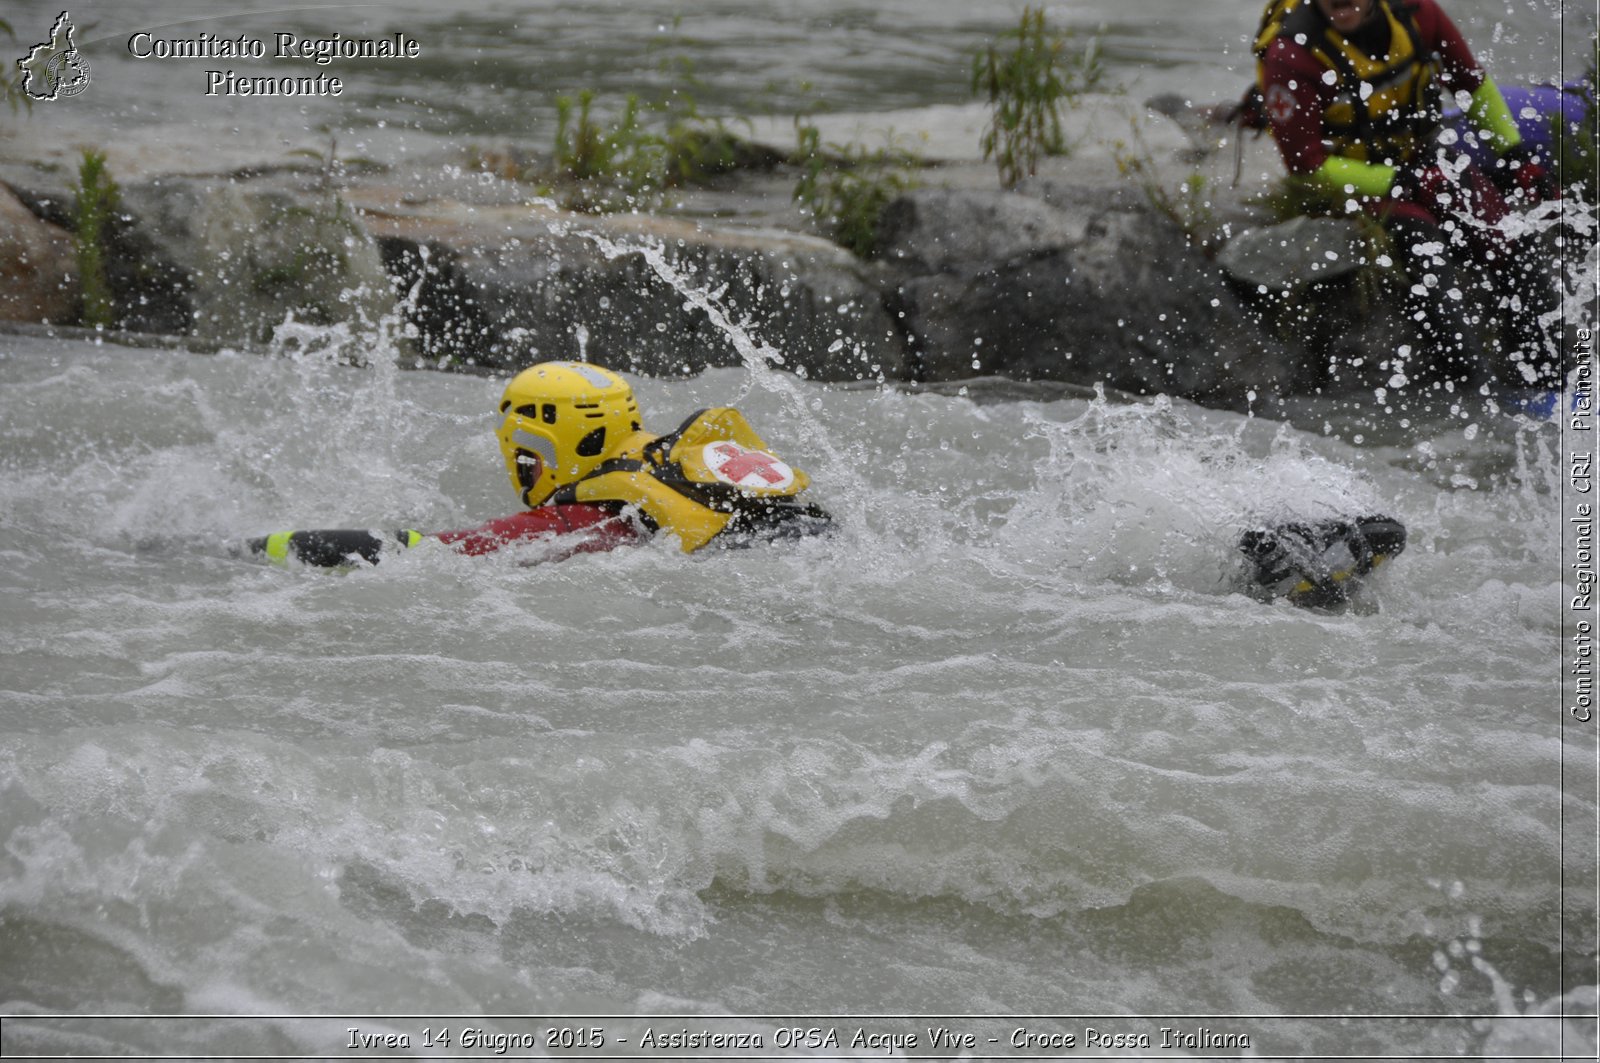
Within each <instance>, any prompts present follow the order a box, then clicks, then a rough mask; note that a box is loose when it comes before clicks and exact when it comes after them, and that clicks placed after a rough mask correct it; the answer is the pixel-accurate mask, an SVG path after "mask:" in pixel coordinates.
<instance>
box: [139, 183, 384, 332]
mask: <svg viewBox="0 0 1600 1063" xmlns="http://www.w3.org/2000/svg"><path fill="white" fill-rule="evenodd" d="M123 203H124V205H125V206H126V207H127V209H128V210H129V211H130V212H131V213H132V214H133V215H134V216H135V217H136V218H138V219H139V220H140V222H141V226H142V228H143V230H144V231H145V232H147V233H149V234H150V235H151V237H152V239H153V240H154V241H155V242H156V244H157V245H158V247H159V251H160V253H161V254H162V255H164V256H165V257H166V258H167V259H170V260H171V261H172V262H173V263H175V264H176V265H177V267H178V268H179V269H181V270H182V271H183V273H184V274H185V275H186V277H187V279H188V283H189V285H190V301H191V313H192V322H191V331H192V333H193V334H194V335H196V336H198V337H200V338H202V339H206V340H218V341H223V342H246V343H249V342H257V343H259V342H265V341H267V340H270V339H272V338H273V337H274V335H275V334H276V333H278V332H279V331H280V329H281V328H282V326H283V325H284V324H285V322H286V321H288V320H289V319H291V318H292V319H293V320H295V321H299V322H303V323H306V324H311V325H330V324H334V323H337V322H356V323H365V324H367V325H374V324H376V323H377V322H378V321H379V320H380V319H381V318H383V317H384V316H385V315H392V314H393V313H394V311H395V293H394V286H393V282H392V281H391V280H390V278H389V276H388V274H387V273H385V272H384V268H383V261H382V258H381V256H380V254H379V251H378V247H377V244H376V243H375V242H374V241H373V240H372V238H371V237H370V236H369V235H368V233H367V231H366V229H365V227H364V226H363V225H362V224H361V222H360V219H359V218H358V217H357V216H356V215H355V212H354V211H353V210H352V209H351V207H350V206H349V204H348V203H346V202H345V201H344V199H343V198H342V197H341V196H340V195H339V194H338V193H337V192H334V191H331V190H327V189H321V188H318V187H316V185H315V181H314V178H308V177H306V176H304V175H296V174H286V175H277V176H275V177H269V178H256V179H253V180H243V179H240V178H237V177H230V176H222V177H201V178H188V177H165V178H160V179H157V180H153V181H149V182H145V183H142V184H137V185H132V186H129V187H126V188H124V190H123ZM352 353H354V352H352Z"/></svg>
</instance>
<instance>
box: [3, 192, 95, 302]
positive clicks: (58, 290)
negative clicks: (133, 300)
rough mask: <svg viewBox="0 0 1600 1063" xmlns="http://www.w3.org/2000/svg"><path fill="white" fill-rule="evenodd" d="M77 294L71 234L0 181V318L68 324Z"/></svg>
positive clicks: (77, 299)
mask: <svg viewBox="0 0 1600 1063" xmlns="http://www.w3.org/2000/svg"><path fill="white" fill-rule="evenodd" d="M81 297H82V296H81V292H80V290H79V286H78V274H77V256H76V253H75V251H74V249H73V244H72V234H71V233H69V232H67V231H66V230H65V229H63V228H61V227H60V226H58V225H51V224H50V223H48V222H46V221H43V220H41V219H40V218H39V217H38V216H37V215H35V214H34V212H33V211H32V210H30V209H29V208H28V207H27V206H26V205H24V204H23V202H22V201H21V200H20V199H18V198H17V196H16V195H15V194H14V193H13V192H12V190H11V189H10V188H8V187H7V186H5V185H0V320H6V321H32V322H42V323H47V324H63V323H69V322H71V321H73V320H75V319H76V318H77V316H78V310H79V300H80V298H81Z"/></svg>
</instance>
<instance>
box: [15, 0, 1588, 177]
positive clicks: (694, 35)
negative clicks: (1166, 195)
mask: <svg viewBox="0 0 1600 1063" xmlns="http://www.w3.org/2000/svg"><path fill="white" fill-rule="evenodd" d="M1261 7H1262V2H1261V0H1203V2H1200V0H1138V2H1137V3H1135V4H1129V3H1122V2H1116V0H1074V2H1071V3H1064V4H1054V5H1047V10H1048V13H1049V17H1050V20H1051V23H1052V25H1055V26H1057V27H1061V28H1064V29H1071V30H1073V31H1074V32H1075V33H1077V34H1079V38H1080V40H1087V39H1088V38H1089V37H1091V36H1094V37H1098V38H1099V40H1100V42H1101V46H1102V51H1103V55H1104V58H1105V60H1106V65H1107V81H1106V85H1107V87H1110V88H1114V89H1117V90H1121V91H1126V92H1129V93H1132V94H1134V95H1135V96H1136V97H1138V98H1142V97H1143V96H1145V95H1149V94H1153V93H1163V92H1178V93H1182V94H1184V95H1187V96H1188V97H1190V98H1192V99H1193V100H1195V101H1196V102H1199V103H1209V102H1215V101H1221V100H1231V99H1236V98H1237V97H1238V96H1239V94H1240V92H1241V90H1242V89H1243V87H1244V85H1245V84H1246V83H1247V82H1248V81H1249V80H1250V79H1251V78H1252V77H1253V69H1254V67H1253V63H1254V60H1253V58H1252V57H1251V54H1250V47H1249V40H1250V38H1251V37H1252V36H1253V35H1254V32H1255V27H1256V22H1257V19H1258V18H1259V17H1260V13H1261ZM1020 10H1021V5H1020V4H1013V3H990V4H982V3H980V4H974V3H970V2H967V0H875V2H873V3H862V2H860V0H787V2H759V0H703V2H701V3H696V4H684V3H682V2H681V0H627V2H622V0H517V2H512V0H469V2H463V3H455V4H450V5H438V4H434V3H431V2H426V0H377V2H368V3H326V2H305V3H296V4H292V5H282V4H263V3H237V2H236V3H231V4H208V5H205V6H204V7H203V8H201V7H197V6H196V5H193V4H185V3H180V2H176V0H85V2H84V3H81V4H79V5H77V6H74V7H73V8H72V15H73V20H74V24H75V25H76V26H77V28H78V32H77V34H76V37H75V40H76V42H77V44H78V46H79V48H80V50H81V51H82V53H83V55H84V57H85V58H86V59H87V60H88V61H89V63H90V68H91V71H92V73H93V77H94V82H93V87H91V89H90V90H88V91H87V92H86V93H85V94H84V96H83V97H81V99H80V100H78V101H75V102H74V106H73V107H71V108H68V107H60V108H53V109H52V110H51V111H50V113H49V119H50V121H49V123H48V126H47V128H45V129H44V131H43V132H44V134H47V135H46V136H45V137H44V139H48V137H49V136H59V135H60V133H61V132H62V131H63V130H72V129H74V127H75V123H76V122H78V121H80V120H85V119H87V120H89V121H91V122H92V123H93V124H94V127H95V128H104V126H105V124H106V123H107V121H108V120H109V121H111V122H114V123H115V126H114V127H115V128H116V129H117V130H118V131H119V132H120V134H121V135H120V136H117V137H114V138H111V139H112V141H113V144H112V146H113V147H116V148H119V149H121V150H123V151H127V150H129V149H130V148H131V147H132V145H130V144H129V143H128V141H130V140H134V141H138V142H141V143H144V144H145V146H147V147H150V148H152V149H153V150H159V149H160V148H161V147H162V146H163V145H165V146H166V147H167V148H168V149H169V150H181V151H183V152H184V153H185V154H189V155H192V154H193V153H195V152H196V151H200V152H203V153H215V152H218V151H220V150H224V149H226V148H227V147H230V146H231V147H237V148H241V149H248V150H250V151H253V152H254V153H255V155H256V156H257V158H258V161H259V156H261V155H262V154H263V153H269V154H270V153H272V152H276V153H277V154H279V155H283V154H285V153H286V152H288V151H293V150H304V149H307V148H325V147H326V142H327V137H328V136H329V135H333V136H336V137H339V138H340V144H341V146H342V151H343V154H344V156H345V157H353V156H358V155H365V156H370V157H376V158H381V159H383V160H385V161H393V160H395V159H397V158H400V157H402V156H404V155H405V154H406V153H408V152H415V151H419V150H424V149H426V148H428V147H431V146H435V145H436V144H437V142H438V141H439V140H440V138H444V139H446V140H447V141H448V142H449V143H452V144H454V146H455V147H456V148H458V149H459V148H460V147H461V144H460V138H462V137H473V138H479V139H481V140H484V141H487V142H491V143H493V142H510V143H513V144H528V143H530V142H531V144H532V146H533V147H535V148H538V149H545V148H547V147H548V145H549V144H550V142H551V139H552V137H553V134H554V130H555V99H556V97H557V96H558V95H563V94H565V95H568V96H573V95H576V93H577V92H579V91H580V90H583V89H591V90H593V91H594V92H595V93H596V97H597V102H596V107H597V108H598V109H599V110H601V111H602V112H611V113H615V111H616V110H617V109H619V108H620V106H621V102H622V99H623V97H624V96H625V95H626V94H628V93H636V94H638V95H639V96H640V97H641V100H642V102H643V103H644V104H647V105H649V104H660V103H667V102H672V103H675V104H676V105H678V106H680V107H681V106H684V105H687V104H688V103H690V102H691V101H692V102H693V104H694V106H695V107H696V108H698V110H699V112H700V113H702V114H703V115H706V116H708V117H722V118H738V117H752V118H755V117H761V116H767V115H776V116H780V117H782V118H785V119H786V118H787V116H789V115H791V114H794V113H796V112H845V113H857V112H880V111H895V110H914V109H918V108H927V107H930V106H933V105H947V104H959V103H967V102H970V101H971V100H972V96H971V93H970V92H969V80H970V63H971V56H972V54H973V52H974V50H975V49H977V48H978V47H979V46H980V45H982V44H984V43H985V42H987V41H988V40H990V39H991V38H992V37H993V36H994V35H995V34H997V33H1000V32H1002V31H1004V30H1007V29H1010V28H1012V27H1014V26H1015V24H1016V19H1017V13H1018V11H1020ZM1448 10H1449V11H1450V13H1451V14H1452V16H1453V17H1454V18H1455V20H1456V21H1457V22H1458V23H1459V24H1460V25H1461V27H1462V29H1463V31H1464V32H1465V33H1466V35H1467V36H1468V38H1469V40H1470V41H1471V42H1472V44H1473V46H1474V49H1475V51H1476V53H1477V54H1478V56H1479V57H1480V58H1481V59H1482V60H1483V61H1484V62H1485V63H1486V64H1488V66H1489V68H1490V69H1491V71H1493V72H1494V73H1495V75H1496V76H1497V77H1498V78H1500V79H1501V80H1502V81H1552V80H1559V79H1562V78H1571V77H1577V76H1578V75H1579V74H1581V73H1582V71H1583V69H1584V68H1585V67H1586V66H1587V65H1588V63H1589V61H1590V60H1591V59H1592V53H1591V52H1590V51H1589V50H1588V45H1587V41H1588V39H1589V36H1590V35H1591V34H1592V33H1593V31H1594V27H1595V10H1594V5H1592V4H1583V3H1563V2H1562V0H1451V2H1450V3H1449V4H1448ZM59 12H60V5H59V4H58V3H56V0H7V4H6V8H5V13H4V18H5V20H6V21H7V22H9V23H10V24H11V27H12V29H13V31H14V32H15V34H16V37H15V42H16V46H17V47H18V48H19V54H20V49H21V48H24V47H26V46H27V45H31V44H33V43H36V42H38V41H41V40H43V39H45V38H46V37H47V36H48V28H49V27H50V25H51V24H52V22H53V21H54V19H55V18H56V16H57V15H58V14H59ZM141 31H144V32H147V33H148V34H150V41H155V40H172V39H179V40H182V39H191V40H192V39H194V38H196V37H198V36H199V35H200V34H201V33H209V34H212V35H214V36H220V37H237V36H239V35H245V36H248V37H252V38H260V39H262V40H263V41H264V42H265V43H266V46H267V50H268V52H269V56H268V58H266V59H264V60H261V61H256V60H250V59H247V60H243V61H239V60H227V59H171V58H169V59H162V58H159V57H154V58H143V59H140V58H135V57H134V56H133V55H132V54H130V38H131V37H132V35H133V34H135V33H139V32H141ZM278 32H291V33H294V34H296V35H297V36H298V37H300V38H308V39H315V38H323V37H328V36H331V35H333V34H336V33H337V34H342V35H343V36H345V37H377V36H382V35H385V34H393V33H396V32H399V33H404V34H406V35H408V36H409V37H410V38H413V39H415V40H416V41H417V44H418V46H419V48H420V52H421V54H420V56H419V57H418V58H416V59H410V60H392V61H384V60H361V61H350V60H340V61H336V62H334V63H332V64H330V65H328V66H316V65H315V64H313V63H311V62H310V61H307V60H275V59H273V58H271V56H270V53H271V51H272V48H273V45H274V42H275V38H274V36H273V35H274V34H275V33H278ZM151 48H152V45H151V44H150V43H149V41H147V42H145V43H142V44H140V45H139V46H138V50H139V51H140V52H144V53H148V52H150V51H151ZM210 69H219V70H228V69H233V70H236V71H237V72H238V73H239V74H240V75H242V76H261V75H273V76H283V75H285V74H293V75H296V76H304V75H314V74H317V73H325V74H332V75H337V76H340V77H341V78H342V79H343V81H344V82H345V88H344V91H343V93H342V94H341V95H340V96H338V97H337V98H335V97H326V96H324V97H302V98H300V99H298V100H295V101H292V102H290V103H288V104H287V105H286V102H285V101H284V100H281V99H277V100H263V99H260V98H244V97H231V98H230V97H226V96H221V95H210V96H208V95H206V88H207V79H206V73H205V72H206V71H207V70H210ZM80 104H81V106H80ZM7 117H8V116H5V115H4V114H3V113H0V123H3V122H4V121H5V119H6V118H7ZM42 125H45V123H42V122H35V123H32V124H31V125H30V126H28V127H26V128H24V129H23V130H22V132H23V133H24V134H25V135H28V136H34V135H40V134H41V129H40V128H39V127H40V126H42ZM3 128H4V127H3V125H0V129H3ZM151 138H154V139H153V142H151ZM180 157H182V156H180ZM162 161H165V162H166V163H167V165H168V166H169V168H170V164H171V162H172V157H171V156H168V157H166V158H165V159H164V160H162ZM151 165H152V166H155V165H156V162H154V161H152V163H151Z"/></svg>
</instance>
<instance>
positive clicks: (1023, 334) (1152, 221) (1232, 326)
mask: <svg viewBox="0 0 1600 1063" xmlns="http://www.w3.org/2000/svg"><path fill="white" fill-rule="evenodd" d="M985 195H988V196H989V197H991V198H993V197H1009V198H1011V199H1013V200H1017V201H1018V202H1015V203H1006V204H1003V205H1002V204H991V205H990V206H989V207H981V206H978V205H977V204H976V203H975V202H974V201H975V200H978V199H981V198H983V197H984V196H985ZM908 198H911V199H913V200H915V202H914V203H913V204H910V205H899V206H897V208H896V210H897V212H898V216H899V217H901V218H911V219H914V220H915V221H916V224H915V226H914V227H913V228H912V229H911V230H910V231H904V232H899V233H897V235H896V241H897V246H901V247H927V246H930V245H931V246H934V247H937V248H938V249H939V252H940V254H941V255H942V256H943V260H944V262H945V266H944V268H943V269H942V270H939V271H927V270H908V271H907V272H908V274H909V275H907V276H905V277H904V278H903V279H902V281H901V283H900V286H899V295H900V298H901V302H902V309H903V311H904V313H905V316H906V326H907V330H908V332H909V333H910V335H911V339H912V345H913V357H914V359H915V369H916V372H917V375H918V378H919V379H924V380H930V381H938V380H954V379H960V378H962V377H968V376H973V375H977V374H980V373H1000V374H1004V375H1006V376H1012V377H1016V378H1019V379H1035V380H1057V381H1065V382H1069V383H1076V384H1095V383H1105V384H1107V385H1109V386H1112V387H1115V388H1119V389H1123V390H1126V391H1130V392H1135V393H1153V392H1163V393H1166V394H1172V395H1181V396H1185V397H1189V398H1194V399H1197V400H1199V401H1202V402H1207V403H1210V404H1213V405H1227V406H1237V407H1242V406H1246V405H1249V404H1251V403H1252V402H1253V401H1255V399H1259V398H1261V397H1263V396H1265V395H1268V394H1272V393H1275V392H1277V391H1278V390H1279V389H1281V388H1282V387H1283V386H1284V385H1285V384H1286V382H1287V381H1288V379H1289V377H1290V373H1289V366H1288V364H1287V362H1286V359H1285V357H1284V355H1283V354H1282V352H1281V351H1279V350H1277V349H1275V348H1274V347H1272V346H1270V345H1269V344H1267V343H1265V342H1263V340H1262V337H1261V335H1260V333H1259V330H1257V329H1256V328H1255V327H1254V326H1253V325H1252V324H1251V323H1250V322H1249V320H1248V319H1247V318H1246V317H1245V316H1244V314H1243V312H1242V309H1241V307H1240V306H1239V304H1238V301H1237V298H1236V297H1235V296H1234V294H1233V293H1232V292H1231V291H1230V290H1229V289H1228V286H1227V285H1226V283H1225V281H1224V279H1223V277H1222V276H1221V275H1220V272H1219V271H1218V270H1217V269H1216V268H1215V266H1213V265H1212V264H1211V263H1210V262H1208V261H1207V260H1206V259H1205V258H1204V256H1202V255H1201V254H1199V253H1198V252H1197V251H1194V250H1192V249H1190V248H1189V246H1188V244H1187V242H1186V241H1185V239H1184V236H1183V234H1182V233H1180V232H1179V231H1178V230H1177V228H1176V227H1175V226H1173V225H1172V224H1171V223H1170V222H1168V221H1166V220H1165V219H1163V218H1160V217H1159V216H1157V215H1155V214H1154V213H1153V212H1151V211H1149V210H1146V209H1140V208H1137V207H1130V208H1128V209H1107V208H1106V207H1104V206H1101V207H1099V208H1096V209H1094V210H1092V211H1091V210H1085V209H1082V208H1080V209H1079V210H1076V211H1067V210H1060V209H1057V208H1056V207H1054V206H1051V205H1049V204H1048V203H1045V202H1043V201H1040V200H1035V199H1028V198H1024V197H1022V196H1020V195H1017V194H1015V193H1006V192H1000V191H996V192H994V193H990V194H982V193H969V194H966V195H965V196H964V197H962V199H963V201H964V202H965V203H966V204H967V206H966V207H965V209H964V213H965V214H966V215H967V216H969V217H976V218H980V219H982V221H983V223H984V224H982V225H980V226H978V227H977V229H974V230H964V229H963V228H962V227H958V226H952V225H951V224H950V222H949V221H948V220H947V219H948V218H949V212H948V211H947V210H946V209H944V208H945V207H946V206H947V205H950V204H951V203H952V199H951V198H950V197H948V196H945V195H929V194H928V193H925V192H914V193H912V194H911V195H910V196H909V197H908ZM1101 202H1102V203H1103V202H1104V200H1103V199H1102V200H1101ZM934 207H937V208H939V209H931V208H934ZM1052 214H1054V215H1060V217H1052V216H1051V215H1052ZM978 230H984V231H982V233H981V235H977V232H978ZM963 231H968V232H970V233H971V234H972V238H971V240H970V242H968V243H964V244H963V243H958V242H957V236H958V235H959V234H960V233H962V232H963ZM901 261H902V262H907V263H918V264H922V263H926V262H928V257H927V256H926V255H922V254H919V255H907V256H906V257H905V258H904V259H902V260H901ZM1252 392H1254V393H1255V397H1254V398H1252V395H1251V393H1252Z"/></svg>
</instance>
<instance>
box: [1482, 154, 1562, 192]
mask: <svg viewBox="0 0 1600 1063" xmlns="http://www.w3.org/2000/svg"><path fill="white" fill-rule="evenodd" d="M1489 176H1490V178H1491V179H1492V180H1493V181H1494V183H1495V185H1496V186H1498V187H1499V189H1500V191H1502V192H1504V193H1506V194H1507V195H1514V196H1521V197H1522V198H1523V199H1527V200H1529V201H1531V202H1534V203H1543V202H1544V201H1545V200H1547V199H1560V198H1561V183H1560V182H1559V181H1557V180H1556V175H1555V174H1554V173H1552V172H1551V171H1550V170H1549V169H1548V168H1547V166H1546V163H1545V160H1544V159H1541V158H1540V157H1539V156H1538V155H1536V154H1534V152H1533V150H1532V149H1531V148H1529V147H1528V145H1527V144H1525V143H1524V144H1518V145H1517V146H1516V147H1514V148H1508V149H1507V150H1506V153H1505V154H1504V155H1502V156H1500V158H1498V159H1497V160H1495V164H1494V168H1493V169H1492V170H1491V171H1490V172H1489Z"/></svg>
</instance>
